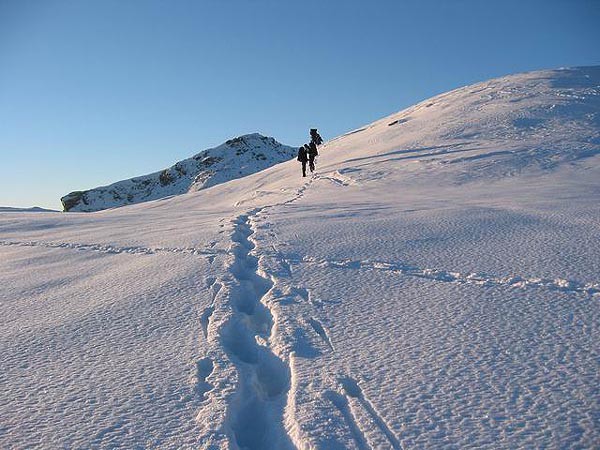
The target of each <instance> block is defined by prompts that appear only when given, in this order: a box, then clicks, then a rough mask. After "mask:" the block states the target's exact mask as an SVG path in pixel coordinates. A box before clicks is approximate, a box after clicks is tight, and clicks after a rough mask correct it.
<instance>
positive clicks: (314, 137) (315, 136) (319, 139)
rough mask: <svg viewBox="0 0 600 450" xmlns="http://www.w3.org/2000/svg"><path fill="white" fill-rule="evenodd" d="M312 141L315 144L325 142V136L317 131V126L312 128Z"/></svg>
mask: <svg viewBox="0 0 600 450" xmlns="http://www.w3.org/2000/svg"><path fill="white" fill-rule="evenodd" d="M310 142H312V143H314V144H315V145H321V144H322V143H323V138H322V137H321V135H320V134H319V133H318V132H317V129H316V128H311V129H310Z"/></svg>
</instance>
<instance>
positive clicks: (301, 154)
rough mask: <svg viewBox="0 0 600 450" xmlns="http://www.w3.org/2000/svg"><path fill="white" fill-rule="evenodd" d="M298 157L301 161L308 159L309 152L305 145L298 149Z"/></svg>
mask: <svg viewBox="0 0 600 450" xmlns="http://www.w3.org/2000/svg"><path fill="white" fill-rule="evenodd" d="M297 159H298V161H300V162H306V161H308V153H307V152H306V149H305V148H304V147H300V148H299V149H298V158H297Z"/></svg>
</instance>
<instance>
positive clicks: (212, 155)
mask: <svg viewBox="0 0 600 450" xmlns="http://www.w3.org/2000/svg"><path fill="white" fill-rule="evenodd" d="M295 151H296V150H295V148H293V147H290V146H287V145H283V144H281V143H280V142H278V141H276V140H275V139H274V138H272V137H268V136H263V135H261V134H259V133H250V134H245V135H242V136H238V137H235V138H232V139H229V140H227V141H225V142H224V143H223V144H221V145H219V146H217V147H213V148H208V149H205V150H202V151H200V152H199V153H197V154H195V155H194V156H192V157H190V158H186V159H184V160H181V161H178V162H176V163H175V164H173V165H172V166H170V167H167V168H166V169H163V170H159V171H156V172H153V173H150V174H147V175H141V176H137V177H132V178H128V179H125V180H120V181H117V182H115V183H111V184H109V185H106V186H99V187H96V188H92V189H87V190H84V191H73V192H70V193H69V194H67V195H65V196H63V197H62V198H61V199H60V200H61V203H62V205H63V210H64V211H65V212H67V211H73V212H93V211H101V210H104V209H109V208H115V207H121V206H126V205H131V204H136V203H141V202H146V201H150V200H158V199H161V198H165V197H169V196H172V195H178V194H184V193H186V192H193V191H198V190H201V189H205V188H208V187H211V186H214V185H216V184H220V183H223V182H226V181H230V180H233V179H236V178H240V177H243V176H246V175H250V174H252V173H255V172H258V171H260V170H263V169H266V168H267V167H270V166H272V165H273V164H277V163H280V162H283V161H285V160H287V159H290V158H292V157H293V156H294V155H295Z"/></svg>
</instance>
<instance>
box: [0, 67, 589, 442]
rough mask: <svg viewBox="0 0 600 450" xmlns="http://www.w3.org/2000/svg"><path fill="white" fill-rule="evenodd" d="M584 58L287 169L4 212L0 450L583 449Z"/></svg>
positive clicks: (445, 104) (465, 96) (419, 113)
mask: <svg viewBox="0 0 600 450" xmlns="http://www.w3.org/2000/svg"><path fill="white" fill-rule="evenodd" d="M599 114H600V69H599V68H579V69H564V70H553V71H542V72H533V73H526V74H520V75H515V76H510V77H504V78H500V79H495V80H491V81H488V82H484V83H480V84H477V85H473V86H468V87H465V88H461V89H457V90H455V91H452V92H449V93H446V94H443V95H440V96H437V97H434V98H432V99H430V100H427V101H425V102H422V103H420V104H418V105H415V106H414V107H412V108H409V109H407V110H404V111H402V112H399V113H397V114H394V115H392V116H390V117H387V118H385V119H382V120H380V121H378V122H375V123H373V124H371V125H368V126H365V127H363V128H362V129H359V130H356V131H354V132H351V133H348V134H347V135H345V136H341V137H339V138H336V139H333V140H332V141H330V142H328V143H326V144H325V145H324V146H323V147H322V149H321V151H320V153H321V156H320V157H319V161H318V165H317V169H318V173H317V174H315V175H314V176H313V177H312V178H309V179H302V178H301V177H300V168H299V167H298V163H297V162H295V161H290V162H286V163H283V164H279V165H276V166H273V167H271V168H269V169H267V170H264V171H262V172H259V173H256V174H254V175H251V176H248V177H245V178H241V179H238V180H234V181H230V182H227V183H223V184H219V185H217V186H214V187H211V188H209V189H204V190H202V191H199V192H193V193H189V194H184V195H179V196H176V197H172V198H169V199H162V200H157V201H150V202H147V203H143V204H138V205H132V206H129V207H126V208H119V209H115V210H110V211H101V212H97V213H92V214H77V213H73V214H58V213H47V214H26V213H3V214H2V215H1V216H0V255H1V256H0V258H1V261H2V268H3V269H2V271H1V272H0V281H1V283H2V290H1V291H0V296H1V297H0V301H1V303H0V304H1V308H2V309H1V310H0V317H1V319H0V320H1V322H0V325H1V326H0V346H1V348H0V350H1V352H0V355H1V356H0V357H1V367H2V370H1V371H0V383H1V386H0V388H1V391H2V395H1V397H0V417H1V418H2V419H1V433H0V447H2V448H59V447H60V448H117V447H119V448H166V449H171V448H173V449H175V448H203V449H288V448H289V449H292V448H298V449H328V450H331V449H334V450H335V449H370V448H378V449H379V448H382V449H384V448H386V449H387V448H391V449H400V448H490V449H492V448H494V449H495V448H532V447H536V448H593V447H595V446H597V444H598V442H600V432H599V430H600V427H599V423H598V421H599V417H600V405H599V403H600V402H599V400H600V395H599V391H598V386H599V385H600V379H599V375H598V374H599V373H600V371H599V369H600V367H599V361H600V354H599V353H600V351H599V344H598V343H599V342H600V339H599V338H600V336H599V328H600V302H599V300H600V258H599V255H600V239H598V237H599V234H600V233H599V232H600V210H599V207H598V198H599V194H600V139H599V138H600V116H599Z"/></svg>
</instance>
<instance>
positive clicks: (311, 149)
mask: <svg viewBox="0 0 600 450" xmlns="http://www.w3.org/2000/svg"><path fill="white" fill-rule="evenodd" d="M304 147H307V149H306V152H307V153H308V167H310V171H311V172H314V171H315V158H316V157H317V156H318V155H319V152H318V151H317V145H316V144H315V143H314V142H312V141H311V143H310V144H305V145H304Z"/></svg>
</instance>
